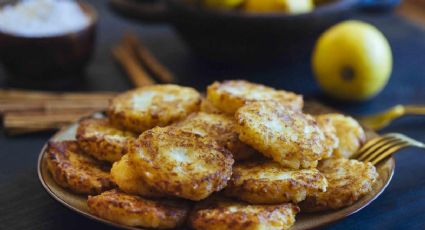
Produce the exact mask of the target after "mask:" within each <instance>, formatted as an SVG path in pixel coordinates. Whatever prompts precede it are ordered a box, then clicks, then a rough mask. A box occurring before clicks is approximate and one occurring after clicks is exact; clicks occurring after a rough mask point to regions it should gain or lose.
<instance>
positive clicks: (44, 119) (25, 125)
mask: <svg viewBox="0 0 425 230" xmlns="http://www.w3.org/2000/svg"><path fill="white" fill-rule="evenodd" d="M94 112H95V111H94V110H92V111H79V112H74V113H72V112H71V113H70V112H66V113H63V112H55V113H46V112H26V113H22V112H18V113H14V112H10V113H6V114H5V115H4V117H3V126H4V128H5V130H6V132H7V133H8V134H9V135H18V134H24V133H31V132H38V131H45V130H54V129H59V128H61V127H63V126H65V125H69V124H71V123H73V122H76V121H78V120H79V119H80V118H81V117H84V116H89V115H91V114H93V113H94Z"/></svg>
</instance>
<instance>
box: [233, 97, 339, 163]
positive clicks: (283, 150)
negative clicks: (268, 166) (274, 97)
mask: <svg viewBox="0 0 425 230" xmlns="http://www.w3.org/2000/svg"><path fill="white" fill-rule="evenodd" d="M235 117H236V120H237V122H238V132H239V139H240V140H242V141H243V142H245V143H247V144H249V145H251V146H252V147H254V148H255V149H257V150H258V151H260V152H261V153H263V154H264V155H265V156H266V157H270V158H272V159H273V160H274V161H276V162H279V163H280V164H281V165H283V166H286V167H290V168H294V169H298V168H314V167H316V165H317V162H318V160H320V159H321V158H322V156H324V155H327V154H328V152H331V151H332V149H331V148H330V147H329V146H327V145H326V138H325V135H324V134H323V131H322V130H321V129H320V128H319V127H318V125H317V123H316V121H315V120H314V118H313V117H311V116H310V115H306V114H303V113H301V112H297V111H293V110H291V109H288V108H287V107H285V106H282V105H281V104H279V103H277V102H274V101H263V102H252V103H249V104H247V105H245V106H243V107H241V108H240V109H239V110H238V111H237V112H236V114H235Z"/></svg>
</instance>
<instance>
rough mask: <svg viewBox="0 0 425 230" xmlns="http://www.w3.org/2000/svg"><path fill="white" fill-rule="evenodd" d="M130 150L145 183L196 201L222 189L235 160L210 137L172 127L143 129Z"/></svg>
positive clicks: (173, 194) (164, 191)
mask: <svg viewBox="0 0 425 230" xmlns="http://www.w3.org/2000/svg"><path fill="white" fill-rule="evenodd" d="M129 153H130V157H131V161H132V162H133V163H134V164H135V165H136V169H137V170H139V173H140V175H141V176H142V177H143V178H144V180H145V182H146V183H147V184H149V185H150V186H152V187H154V188H155V189H157V190H159V191H160V192H163V193H165V194H168V195H172V196H177V197H181V198H186V199H190V200H195V201H196V200H201V199H204V198H206V197H207V196H209V195H210V194H211V193H213V192H215V191H219V190H221V189H223V188H224V187H225V186H226V185H227V181H228V180H229V179H230V176H231V174H232V165H233V162H234V160H233V158H232V154H231V153H230V152H229V151H228V150H227V149H225V148H223V147H221V146H219V145H218V144H217V142H215V141H214V140H213V139H211V138H207V137H202V136H200V135H198V134H194V133H190V132H185V131H182V130H180V129H178V128H175V127H172V126H169V127H165V128H161V127H156V128H153V129H151V130H148V131H146V132H144V133H143V134H142V135H140V137H139V138H138V139H137V140H136V141H135V142H134V145H133V146H132V148H131V150H130V151H129Z"/></svg>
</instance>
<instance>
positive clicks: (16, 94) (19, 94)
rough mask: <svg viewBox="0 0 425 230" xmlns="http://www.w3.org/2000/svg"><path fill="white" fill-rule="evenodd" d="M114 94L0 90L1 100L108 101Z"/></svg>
mask: <svg viewBox="0 0 425 230" xmlns="http://www.w3.org/2000/svg"><path fill="white" fill-rule="evenodd" d="M115 95H116V93H114V92H98V93H84V92H77V93H54V92H42V91H32V90H16V89H10V90H0V99H1V100H21V99H25V100H50V99H56V100H96V99H99V100H100V99H102V100H108V99H110V98H112V97H114V96H115Z"/></svg>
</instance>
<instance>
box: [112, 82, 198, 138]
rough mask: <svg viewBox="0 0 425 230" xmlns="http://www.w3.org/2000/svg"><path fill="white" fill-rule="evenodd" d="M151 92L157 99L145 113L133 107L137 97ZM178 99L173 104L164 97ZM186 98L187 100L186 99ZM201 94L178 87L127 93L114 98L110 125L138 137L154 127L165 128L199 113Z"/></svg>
mask: <svg viewBox="0 0 425 230" xmlns="http://www.w3.org/2000/svg"><path fill="white" fill-rule="evenodd" d="M147 91H151V92H155V93H157V95H158V96H156V97H154V98H153V99H152V104H151V105H150V106H148V107H147V108H146V109H137V108H134V107H133V106H132V100H133V99H132V98H133V96H135V95H138V94H141V93H144V92H147ZM167 95H170V96H176V98H175V99H174V100H169V101H168V100H163V99H161V97H162V96H167ZM183 97H187V98H183ZM200 103H201V96H200V94H199V93H198V92H197V91H196V90H195V89H192V88H189V87H182V86H177V85H153V86H146V87H142V88H138V89H135V90H131V91H127V92H125V93H123V94H120V95H118V96H117V97H115V98H114V99H113V100H112V101H111V104H110V106H109V109H108V111H107V113H108V117H109V119H110V120H111V123H112V124H113V125H115V126H118V127H123V128H125V129H127V130H131V131H133V132H136V133H141V132H143V131H145V130H148V129H150V128H153V127H155V126H166V125H169V124H171V123H172V122H175V121H178V120H181V119H182V118H184V117H186V116H188V115H189V114H191V113H192V112H196V111H198V110H199V106H200Z"/></svg>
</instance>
